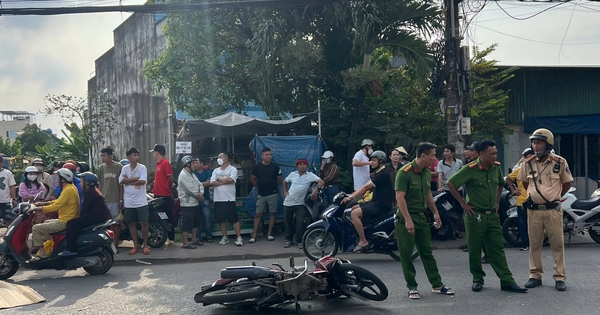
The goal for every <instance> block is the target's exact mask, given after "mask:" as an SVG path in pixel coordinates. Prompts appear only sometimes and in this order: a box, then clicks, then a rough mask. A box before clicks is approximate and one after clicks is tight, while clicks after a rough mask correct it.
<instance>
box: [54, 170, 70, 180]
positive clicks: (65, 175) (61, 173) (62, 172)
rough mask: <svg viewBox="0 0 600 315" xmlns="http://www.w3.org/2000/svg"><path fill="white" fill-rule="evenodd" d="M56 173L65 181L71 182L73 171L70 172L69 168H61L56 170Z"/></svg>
mask: <svg viewBox="0 0 600 315" xmlns="http://www.w3.org/2000/svg"><path fill="white" fill-rule="evenodd" d="M56 173H58V177H62V178H64V179H65V180H66V181H67V182H69V183H72V182H73V172H71V170H70V169H68V168H61V169H59V170H58V171H56Z"/></svg>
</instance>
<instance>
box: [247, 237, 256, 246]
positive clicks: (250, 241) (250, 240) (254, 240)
mask: <svg viewBox="0 0 600 315" xmlns="http://www.w3.org/2000/svg"><path fill="white" fill-rule="evenodd" d="M248 243H250V244H252V243H256V239H255V238H254V237H253V238H251V239H249V240H248Z"/></svg>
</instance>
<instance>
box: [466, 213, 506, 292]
mask: <svg viewBox="0 0 600 315" xmlns="http://www.w3.org/2000/svg"><path fill="white" fill-rule="evenodd" d="M488 212H490V214H485V212H480V211H476V212H475V215H473V216H469V215H466V216H465V229H466V232H467V246H468V248H469V268H470V270H471V274H472V275H473V282H481V283H483V277H485V272H484V271H483V268H482V265H481V245H482V243H483V244H485V248H486V249H487V259H488V261H489V262H490V265H491V266H492V268H494V271H495V272H496V275H497V276H498V278H500V285H501V286H509V285H512V284H514V283H515V279H514V278H513V276H512V273H511V272H510V270H509V269H508V263H507V262H506V255H505V254H504V246H503V241H502V227H501V226H500V216H499V215H498V214H497V213H496V210H495V209H494V210H490V211H488ZM478 217H479V218H480V220H478V219H477V218H478Z"/></svg>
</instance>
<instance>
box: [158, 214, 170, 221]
mask: <svg viewBox="0 0 600 315" xmlns="http://www.w3.org/2000/svg"><path fill="white" fill-rule="evenodd" d="M158 216H159V217H160V219H161V220H168V219H169V217H168V216H167V214H166V213H164V212H159V213H158Z"/></svg>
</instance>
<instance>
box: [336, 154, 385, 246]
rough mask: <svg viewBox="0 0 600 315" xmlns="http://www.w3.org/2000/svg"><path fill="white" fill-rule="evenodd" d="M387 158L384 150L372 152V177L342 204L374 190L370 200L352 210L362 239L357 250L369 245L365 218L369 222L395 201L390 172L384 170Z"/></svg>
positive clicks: (355, 226) (370, 159)
mask: <svg viewBox="0 0 600 315" xmlns="http://www.w3.org/2000/svg"><path fill="white" fill-rule="evenodd" d="M386 158H387V156H386V154H385V152H383V151H379V150H377V151H375V152H373V153H371V156H370V158H369V161H370V163H371V172H372V173H373V174H372V177H371V178H372V179H371V180H370V181H368V182H367V183H365V184H364V185H362V186H361V187H360V188H359V189H357V190H356V191H354V192H353V193H352V194H350V195H349V196H348V197H346V198H344V200H342V202H341V203H342V204H345V203H348V202H350V201H352V200H353V199H355V198H357V197H359V198H362V196H363V195H364V194H365V193H366V192H367V191H369V190H370V191H373V198H372V199H371V200H370V201H366V202H363V203H361V204H357V205H354V206H353V207H352V211H351V212H350V216H351V218H352V223H353V224H354V228H355V229H356V232H357V233H358V237H359V239H360V240H359V242H358V244H357V245H356V247H355V249H354V251H355V252H358V251H362V250H364V249H366V248H367V247H368V246H369V242H368V241H367V238H366V237H365V231H364V225H363V220H364V221H365V222H368V220H369V219H372V218H376V217H378V216H380V215H382V214H384V213H387V212H388V211H390V209H391V208H392V205H393V203H394V194H395V192H394V187H393V186H392V182H391V181H390V174H389V173H388V172H386V171H384V169H385V160H386Z"/></svg>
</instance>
